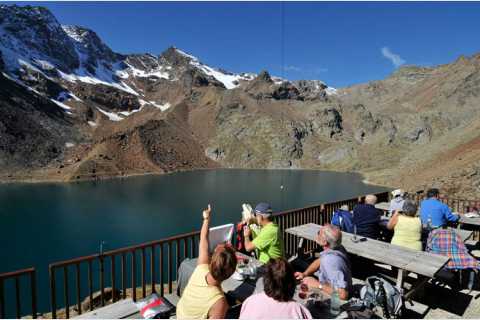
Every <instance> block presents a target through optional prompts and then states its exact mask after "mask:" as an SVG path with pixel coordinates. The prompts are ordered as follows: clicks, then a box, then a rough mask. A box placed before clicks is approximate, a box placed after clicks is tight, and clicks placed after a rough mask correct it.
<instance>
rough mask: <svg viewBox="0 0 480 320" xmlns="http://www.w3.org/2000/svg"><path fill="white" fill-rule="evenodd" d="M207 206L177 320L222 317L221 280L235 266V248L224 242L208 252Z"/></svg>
mask: <svg viewBox="0 0 480 320" xmlns="http://www.w3.org/2000/svg"><path fill="white" fill-rule="evenodd" d="M210 212H211V209H210V205H208V209H207V210H204V211H203V224H202V229H201V231H200V244H199V248H198V249H199V255H198V262H197V267H196V268H195V270H194V271H193V274H192V276H191V277H190V280H189V281H188V284H187V286H186V287H185V290H184V291H183V293H182V296H181V298H180V301H179V302H178V304H177V319H207V318H210V319H223V318H225V314H226V312H227V310H228V303H227V300H226V299H225V296H224V294H223V291H222V286H221V285H222V281H224V280H226V279H228V278H230V276H231V275H232V274H233V273H234V272H235V269H236V267H237V257H236V256H235V250H234V249H233V248H231V247H228V246H225V245H219V246H218V247H217V248H215V250H214V252H213V255H212V258H211V259H210V257H209V254H208V230H209V228H208V223H209V219H210Z"/></svg>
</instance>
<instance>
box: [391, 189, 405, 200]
mask: <svg viewBox="0 0 480 320" xmlns="http://www.w3.org/2000/svg"><path fill="white" fill-rule="evenodd" d="M404 194H405V192H404V191H403V190H402V189H396V190H393V191H392V196H393V197H394V198H395V197H398V196H403V195H404Z"/></svg>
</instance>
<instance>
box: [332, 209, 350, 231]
mask: <svg viewBox="0 0 480 320" xmlns="http://www.w3.org/2000/svg"><path fill="white" fill-rule="evenodd" d="M331 223H332V224H333V225H335V226H337V227H339V228H340V230H342V231H345V232H348V233H353V216H352V214H351V213H350V212H349V211H344V210H340V209H337V210H335V211H334V212H333V217H332V222H331Z"/></svg>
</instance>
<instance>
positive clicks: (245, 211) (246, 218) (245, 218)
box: [242, 203, 255, 224]
mask: <svg viewBox="0 0 480 320" xmlns="http://www.w3.org/2000/svg"><path fill="white" fill-rule="evenodd" d="M242 222H245V223H248V224H250V223H253V222H255V214H254V213H253V209H252V206H251V205H249V204H248V203H244V204H242Z"/></svg>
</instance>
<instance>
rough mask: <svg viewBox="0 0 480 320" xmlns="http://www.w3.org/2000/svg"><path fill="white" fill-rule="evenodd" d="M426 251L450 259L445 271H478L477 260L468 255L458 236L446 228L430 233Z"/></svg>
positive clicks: (479, 267)
mask: <svg viewBox="0 0 480 320" xmlns="http://www.w3.org/2000/svg"><path fill="white" fill-rule="evenodd" d="M426 251H429V252H432V253H436V254H441V255H444V256H447V257H450V260H449V261H448V263H447V265H446V267H445V268H446V269H455V270H458V269H480V264H479V262H478V260H477V259H475V258H474V257H472V256H471V255H470V253H469V252H468V249H467V248H466V247H465V244H464V243H463V241H462V238H461V237H460V235H459V234H458V233H456V232H455V230H454V229H450V228H447V227H446V226H443V227H442V228H437V229H434V230H432V231H431V232H430V234H429V236H428V240H427V248H426Z"/></svg>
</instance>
